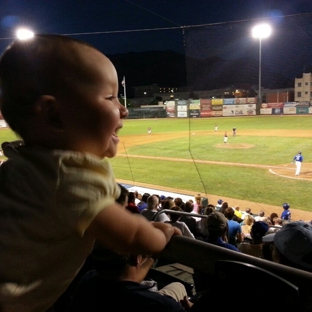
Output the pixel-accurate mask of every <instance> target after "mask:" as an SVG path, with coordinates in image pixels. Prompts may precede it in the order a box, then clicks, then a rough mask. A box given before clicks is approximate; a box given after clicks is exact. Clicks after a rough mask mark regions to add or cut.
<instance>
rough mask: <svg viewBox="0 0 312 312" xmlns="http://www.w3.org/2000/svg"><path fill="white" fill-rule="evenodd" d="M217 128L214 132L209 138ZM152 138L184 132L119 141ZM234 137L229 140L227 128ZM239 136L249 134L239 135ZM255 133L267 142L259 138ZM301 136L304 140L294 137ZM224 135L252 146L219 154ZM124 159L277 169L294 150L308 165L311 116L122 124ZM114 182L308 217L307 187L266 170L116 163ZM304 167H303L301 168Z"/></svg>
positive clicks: (311, 154) (311, 157) (120, 160)
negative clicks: (285, 209)
mask: <svg viewBox="0 0 312 312" xmlns="http://www.w3.org/2000/svg"><path fill="white" fill-rule="evenodd" d="M215 123H217V124H218V127H219V132H218V134H216V133H214V125H215ZM149 126H151V127H152V130H153V133H154V134H155V133H170V132H184V133H185V132H186V136H185V137H182V138H179V139H174V140H172V139H171V140H167V141H161V142H155V143H149V144H144V145H137V146H132V147H130V146H127V145H126V144H124V143H123V137H125V138H126V137H127V136H131V135H144V136H146V135H147V127H149ZM234 126H235V127H236V128H237V136H236V137H235V138H233V137H232V131H231V130H232V128H233V127H234ZM243 130H246V131H250V132H251V134H249V135H248V136H247V135H242V134H241V132H242V131H243ZM257 130H259V131H263V130H265V131H266V135H267V136H258V135H257ZM274 130H285V131H290V133H291V136H290V137H280V136H274V135H272V134H271V133H272V131H274ZM301 130H305V131H306V134H307V137H301V136H300V135H298V136H296V131H297V132H299V131H301ZM224 131H228V134H229V144H232V143H239V144H253V145H254V147H252V148H248V149H222V148H218V147H216V145H217V144H223V132H224ZM120 137H121V144H124V146H125V147H126V153H127V155H146V156H158V157H169V158H185V159H196V160H211V161H222V162H234V163H235V162H237V163H247V164H262V165H272V166H273V165H280V164H285V163H290V162H291V161H292V158H293V156H294V155H295V154H296V152H297V151H298V150H302V151H303V156H304V162H310V163H312V116H282V117H280V116H253V117H221V118H205V119H204V118H203V119H182V118H181V119H178V118H177V119H155V120H153V119H152V120H126V121H125V123H124V128H123V130H122V132H121V134H120ZM110 161H111V162H112V164H113V167H114V171H115V175H116V177H117V178H120V179H125V180H130V181H134V182H138V183H139V182H142V183H149V184H155V185H163V186H166V187H174V188H181V189H187V190H190V191H194V192H203V193H207V194H213V195H218V196H220V197H222V196H224V197H230V198H237V199H242V200H248V201H252V202H257V203H264V204H269V205H277V206H280V205H281V204H282V203H283V202H289V203H291V206H292V207H293V208H297V209H301V210H306V211H312V207H310V205H309V204H308V203H309V202H310V201H311V199H312V195H311V191H310V188H311V186H312V184H311V183H312V182H309V181H300V180H294V179H286V178H282V177H278V176H276V175H272V174H271V173H270V172H269V171H268V169H267V168H266V169H258V168H247V167H236V166H224V165H212V164H194V163H186V162H183V163H182V162H178V161H163V160H148V159H135V158H130V157H129V158H124V157H116V158H114V159H111V160H110ZM303 166H304V165H303Z"/></svg>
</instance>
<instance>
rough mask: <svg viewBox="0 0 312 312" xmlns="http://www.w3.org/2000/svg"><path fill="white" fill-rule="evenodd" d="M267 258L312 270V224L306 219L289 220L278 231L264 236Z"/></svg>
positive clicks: (265, 255) (264, 255)
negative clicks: (305, 220)
mask: <svg viewBox="0 0 312 312" xmlns="http://www.w3.org/2000/svg"><path fill="white" fill-rule="evenodd" d="M262 240H263V242H264V245H263V257H264V258H265V259H267V260H273V261H274V262H277V263H281V264H284V265H288V266H290V267H294V268H297V269H301V270H305V271H309V272H312V226H311V224H309V223H307V222H304V221H292V222H287V223H285V224H284V225H283V227H282V228H281V229H280V230H279V231H278V232H276V233H273V234H268V235H265V236H264V237H263V239H262Z"/></svg>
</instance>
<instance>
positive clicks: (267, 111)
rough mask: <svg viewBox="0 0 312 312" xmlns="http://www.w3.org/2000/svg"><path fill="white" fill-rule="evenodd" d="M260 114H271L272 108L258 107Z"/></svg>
mask: <svg viewBox="0 0 312 312" xmlns="http://www.w3.org/2000/svg"><path fill="white" fill-rule="evenodd" d="M260 115H272V108H260Z"/></svg>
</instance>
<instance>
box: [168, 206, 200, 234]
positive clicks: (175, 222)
mask: <svg viewBox="0 0 312 312" xmlns="http://www.w3.org/2000/svg"><path fill="white" fill-rule="evenodd" d="M170 210H172V211H178V212H183V210H182V209H181V208H180V207H178V206H173V207H172V208H171V209H170ZM169 217H170V221H166V222H168V223H170V224H171V225H172V226H175V227H177V228H178V229H179V230H180V231H181V232H182V235H183V236H186V237H189V238H195V236H194V234H193V233H192V232H191V231H190V229H189V227H188V226H187V225H186V224H185V223H184V222H182V221H180V219H181V215H179V214H173V213H170V214H169Z"/></svg>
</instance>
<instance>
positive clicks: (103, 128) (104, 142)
mask: <svg viewBox="0 0 312 312" xmlns="http://www.w3.org/2000/svg"><path fill="white" fill-rule="evenodd" d="M79 54H80V56H81V66H82V69H83V75H84V79H82V80H79V79H77V81H73V83H71V89H72V90H71V92H69V95H66V96H65V98H64V102H63V103H62V112H63V118H64V125H65V127H66V132H67V136H68V135H69V139H70V141H71V144H73V145H72V146H71V148H72V149H74V150H78V151H81V152H88V153H92V154H94V155H96V156H98V157H100V158H104V157H113V156H115V155H116V153H117V145H118V143H119V138H118V136H117V133H118V131H119V130H120V129H121V128H122V126H123V121H122V119H124V118H126V117H127V116H128V111H127V109H126V108H125V107H124V106H123V105H121V104H120V102H119V100H118V77H117V73H116V70H115V67H114V66H113V64H112V63H111V62H110V60H109V59H108V58H107V57H106V56H104V55H103V54H102V53H100V52H99V51H97V50H95V49H93V48H90V47H86V46H82V47H81V49H80V50H79ZM74 80H75V79H74ZM61 101H62V99H61Z"/></svg>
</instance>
